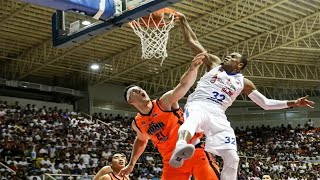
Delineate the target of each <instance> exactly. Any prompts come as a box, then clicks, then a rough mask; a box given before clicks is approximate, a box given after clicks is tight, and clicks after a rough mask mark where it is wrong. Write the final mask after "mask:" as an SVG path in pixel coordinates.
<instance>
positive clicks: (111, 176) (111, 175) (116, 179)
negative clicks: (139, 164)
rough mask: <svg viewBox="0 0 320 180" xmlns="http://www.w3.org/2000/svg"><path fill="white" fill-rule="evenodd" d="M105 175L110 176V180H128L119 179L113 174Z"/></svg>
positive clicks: (126, 178)
mask: <svg viewBox="0 0 320 180" xmlns="http://www.w3.org/2000/svg"><path fill="white" fill-rule="evenodd" d="M107 175H109V176H110V178H111V180H130V179H129V178H128V177H123V178H121V179H120V178H119V177H117V176H116V175H115V174H114V173H113V172H111V173H108V174H107Z"/></svg>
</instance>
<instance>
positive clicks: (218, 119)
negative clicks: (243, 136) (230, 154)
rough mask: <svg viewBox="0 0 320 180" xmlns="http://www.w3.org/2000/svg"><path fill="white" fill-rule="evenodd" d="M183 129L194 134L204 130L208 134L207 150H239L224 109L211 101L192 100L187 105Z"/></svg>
mask: <svg viewBox="0 0 320 180" xmlns="http://www.w3.org/2000/svg"><path fill="white" fill-rule="evenodd" d="M181 130H187V131H189V132H190V133H191V134H192V135H194V133H195V132H203V133H204V134H205V135H206V145H205V150H206V151H208V152H212V153H214V154H217V153H216V151H215V149H234V150H237V143H236V136H235V134H234V130H233V129H232V127H231V126H230V122H229V121H228V120H227V117H226V115H225V113H224V111H223V110H221V109H218V108H217V107H214V105H212V104H211V103H206V102H201V103H199V102H192V103H189V104H188V105H187V106H186V107H185V112H184V123H183V125H182V126H181V127H180V129H179V132H180V131H181Z"/></svg>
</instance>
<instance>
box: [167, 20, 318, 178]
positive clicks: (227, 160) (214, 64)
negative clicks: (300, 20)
mask: <svg viewBox="0 0 320 180" xmlns="http://www.w3.org/2000/svg"><path fill="white" fill-rule="evenodd" d="M179 15H180V16H181V17H180V22H181V26H182V28H183V35H184V38H185V40H186V43H188V45H189V46H190V47H191V49H192V50H193V51H194V53H196V54H197V53H201V52H206V50H205V49H204V48H203V46H202V45H201V44H200V42H199V41H198V39H197V37H196V35H195V34H194V32H193V31H192V29H191V27H190V26H189V24H188V22H187V20H186V18H185V16H184V15H183V14H179ZM203 62H204V64H205V65H206V69H207V72H206V73H205V74H204V75H203V76H202V77H201V79H200V80H199V82H198V84H197V87H196V89H195V91H194V92H193V93H192V94H191V95H190V96H189V97H188V100H187V104H186V109H185V113H184V115H185V123H184V124H183V125H182V126H181V127H180V128H179V140H178V141H177V144H176V148H175V150H174V153H173V155H172V157H171V159H170V165H171V166H173V167H180V166H181V165H182V164H183V160H184V159H187V158H190V156H186V154H187V155H191V156H192V153H190V152H192V151H194V147H193V145H191V144H187V143H186V142H188V141H189V140H190V139H191V137H192V136H193V135H194V134H195V132H204V134H205V135H206V145H205V150H206V151H207V152H212V153H214V154H216V155H218V156H221V157H222V159H223V161H224V165H223V169H222V172H221V180H235V179H236V178H237V168H238V163H239V156H238V154H237V145H236V137H235V134H234V131H233V129H232V128H231V126H230V122H229V121H228V120H227V117H226V115H225V111H226V109H227V108H228V107H229V106H231V104H232V103H233V102H234V101H235V100H236V97H237V96H238V95H239V94H240V93H245V94H247V95H248V96H249V98H250V99H251V100H252V101H253V102H255V103H256V104H257V105H259V106H260V107H262V108H263V109H266V110H269V109H284V108H288V107H292V106H308V107H311V108H312V106H311V105H313V104H314V102H312V101H309V100H307V96H306V97H303V98H299V99H297V100H293V101H279V100H273V99H267V98H266V97H265V96H264V95H262V94H261V93H260V92H259V91H258V90H257V89H256V87H255V85H254V84H253V83H252V82H251V81H250V80H248V79H247V78H244V77H243V75H242V74H241V73H240V71H241V70H242V69H244V68H245V66H246V65H247V58H246V57H245V56H243V55H241V54H239V53H231V54H230V55H228V56H226V57H225V58H224V60H223V61H221V60H220V59H219V58H218V57H217V56H215V55H212V54H209V55H208V58H206V59H204V60H203ZM186 152H187V153H186ZM181 159H182V160H181Z"/></svg>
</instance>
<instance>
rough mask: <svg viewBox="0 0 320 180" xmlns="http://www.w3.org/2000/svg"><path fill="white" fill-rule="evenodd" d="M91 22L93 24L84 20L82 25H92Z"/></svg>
mask: <svg viewBox="0 0 320 180" xmlns="http://www.w3.org/2000/svg"><path fill="white" fill-rule="evenodd" d="M90 24H91V22H90V21H82V25H84V26H88V25H90Z"/></svg>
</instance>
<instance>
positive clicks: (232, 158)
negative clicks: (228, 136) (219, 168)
mask: <svg viewBox="0 0 320 180" xmlns="http://www.w3.org/2000/svg"><path fill="white" fill-rule="evenodd" d="M239 161H240V158H239V156H238V153H237V151H228V153H227V156H226V162H225V163H226V165H227V166H229V167H231V168H234V169H237V168H238V165H239Z"/></svg>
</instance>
